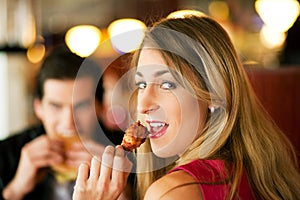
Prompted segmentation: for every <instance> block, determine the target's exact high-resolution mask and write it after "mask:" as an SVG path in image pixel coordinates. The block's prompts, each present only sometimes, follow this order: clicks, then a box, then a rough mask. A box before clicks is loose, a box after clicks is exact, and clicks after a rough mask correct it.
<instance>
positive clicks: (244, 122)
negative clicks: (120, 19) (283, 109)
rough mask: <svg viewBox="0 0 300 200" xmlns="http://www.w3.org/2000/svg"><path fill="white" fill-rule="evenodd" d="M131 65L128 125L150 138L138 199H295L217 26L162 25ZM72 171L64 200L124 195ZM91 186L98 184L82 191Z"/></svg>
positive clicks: (289, 170) (282, 147)
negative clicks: (133, 107) (136, 124)
mask: <svg viewBox="0 0 300 200" xmlns="http://www.w3.org/2000/svg"><path fill="white" fill-rule="evenodd" d="M133 65H134V66H137V68H136V72H135V81H136V85H137V88H138V92H137V114H138V115H137V116H138V119H140V120H141V121H143V122H144V123H145V124H147V125H148V127H149V132H150V134H149V139H147V141H146V143H145V144H144V145H142V146H141V147H140V148H138V149H137V172H138V174H137V176H138V180H137V186H138V192H139V197H140V199H182V198H186V199H299V198H300V181H299V180H300V176H299V173H298V171H297V167H296V166H298V164H297V159H296V156H295V153H294V150H293V147H292V145H291V143H290V142H289V141H288V139H287V138H286V137H285V135H284V134H283V133H282V132H281V131H280V130H279V129H278V128H277V126H276V125H275V123H274V122H273V121H272V120H271V119H270V117H269V116H268V115H267V114H266V112H265V111H264V109H263V108H262V106H261V104H260V103H259V102H258V100H257V98H256V96H255V94H254V92H253V90H252V88H251V86H250V83H249V81H248V79H247V75H246V74H245V71H244V69H243V66H242V65H241V63H240V61H239V59H238V56H237V54H236V52H235V50H234V47H233V45H232V43H231V42H230V38H229V37H228V35H227V34H226V32H225V31H224V30H223V28H222V27H221V26H220V25H219V24H218V23H216V22H215V21H214V20H212V19H210V18H209V17H206V16H186V17H185V18H180V19H165V20H162V21H160V22H158V23H156V24H155V25H154V26H153V27H152V28H151V29H150V30H149V32H147V34H146V37H145V39H144V42H143V45H142V48H141V49H140V50H138V51H136V52H135V55H134V58H133ZM109 148H110V150H113V149H112V147H109ZM112 152H113V151H112ZM116 152H117V154H121V155H123V153H124V152H122V149H121V148H120V147H117V149H116ZM120 152H121V153H120ZM152 152H153V154H152ZM112 155H113V153H111V156H110V158H111V160H112V158H113V156H112ZM145 155H147V156H145ZM175 156H176V157H175ZM117 157H118V156H117ZM115 158H116V157H115ZM118 158H119V157H118ZM125 158H126V157H125ZM125 158H124V159H125ZM124 159H118V160H123V161H124ZM102 162H103V161H102ZM95 163H97V164H95ZM111 163H112V162H111ZM157 163H159V164H157ZM115 164H117V162H116V163H114V164H111V165H110V166H111V167H112V168H114V167H115V166H116V165H115ZM95 166H96V167H95ZM102 166H103V164H102ZM82 168H85V169H80V170H79V175H78V179H77V184H76V186H78V188H79V189H77V188H76V187H75V193H74V196H73V197H74V199H80V197H81V198H82V197H84V196H85V195H87V196H85V197H89V196H88V195H91V194H97V195H98V196H97V198H98V199H101V198H102V196H101V195H103V197H105V195H107V196H109V195H111V194H119V193H120V191H121V189H122V187H124V183H125V181H122V180H124V179H125V180H126V173H123V174H119V177H120V179H119V183H118V184H117V183H116V182H114V181H113V180H112V179H110V178H108V177H109V176H110V174H109V175H107V174H103V173H102V168H106V166H103V167H101V165H100V162H99V161H98V162H95V161H94V164H93V163H92V165H91V169H90V170H91V174H92V175H91V177H94V176H93V173H94V174H95V173H96V175H97V178H89V175H88V169H89V168H88V167H87V166H86V165H85V167H82ZM100 168H101V172H100V173H99V172H98V173H97V171H99V169H100ZM109 173H112V175H113V176H112V177H114V175H116V173H117V170H109ZM99 174H100V175H99ZM124 177H125V178H124ZM104 179H105V180H106V181H105V180H104ZM93 180H94V181H93ZM96 182H97V183H101V184H102V185H101V186H100V185H98V187H97V188H96V187H94V188H93V189H91V190H88V189H87V188H89V186H91V185H93V184H94V185H95V183H96ZM103 183H106V184H103ZM109 184H110V185H112V186H111V187H109V186H108V187H107V188H109V189H107V190H106V191H108V192H107V193H105V192H103V191H104V190H103V189H101V187H102V186H103V185H105V186H107V185H109ZM87 191H88V192H87ZM100 194H101V195H100ZM116 196H117V195H116ZM110 197H113V196H110ZM103 199H105V198H103Z"/></svg>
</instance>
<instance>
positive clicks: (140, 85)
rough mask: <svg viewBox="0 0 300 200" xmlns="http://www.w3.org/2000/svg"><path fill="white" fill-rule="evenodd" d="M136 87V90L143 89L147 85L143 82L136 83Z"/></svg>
mask: <svg viewBox="0 0 300 200" xmlns="http://www.w3.org/2000/svg"><path fill="white" fill-rule="evenodd" d="M136 86H137V87H138V89H145V88H146V86H147V85H146V83H145V82H138V83H136Z"/></svg>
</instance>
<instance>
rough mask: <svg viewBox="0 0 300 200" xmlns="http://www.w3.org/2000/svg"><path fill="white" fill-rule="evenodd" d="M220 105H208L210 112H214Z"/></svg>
mask: <svg viewBox="0 0 300 200" xmlns="http://www.w3.org/2000/svg"><path fill="white" fill-rule="evenodd" d="M219 107H220V106H216V105H213V104H209V105H208V109H209V110H210V113H214V112H215V111H216V110H217V109H218V108H219Z"/></svg>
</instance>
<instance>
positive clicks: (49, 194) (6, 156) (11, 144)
mask: <svg viewBox="0 0 300 200" xmlns="http://www.w3.org/2000/svg"><path fill="white" fill-rule="evenodd" d="M103 133H105V135H106V137H105V136H104V135H103ZM42 134H45V130H44V128H43V126H41V125H38V126H34V127H31V128H29V129H27V130H24V131H22V132H20V133H17V134H15V135H14V136H11V137H9V138H7V139H5V140H3V141H0V200H1V199H3V197H2V191H3V189H4V187H6V185H7V184H8V183H9V182H10V181H11V180H12V178H13V177H14V175H15V173H16V170H17V167H18V163H19V160H20V156H21V150H22V148H23V147H24V146H25V144H26V143H28V142H30V141H32V140H34V139H35V138H37V137H39V136H41V135H42ZM122 136H123V133H122V132H113V131H107V130H104V129H103V126H101V125H100V126H99V127H98V130H97V131H96V134H95V138H94V140H96V141H97V142H100V143H101V144H104V145H117V144H120V143H121V141H122ZM45 170H49V173H47V174H46V176H45V178H44V179H43V180H42V181H41V182H40V183H39V184H38V185H37V186H36V187H35V189H34V190H33V191H32V192H30V193H29V194H28V195H26V197H25V198H24V199H25V200H26V199H30V200H35V199H39V200H41V199H42V200H53V199H56V200H57V197H55V194H56V192H55V186H57V184H58V183H57V181H56V179H55V177H54V175H53V173H51V172H52V171H51V169H50V168H47V169H45ZM67 187H69V190H70V197H72V196H71V194H72V193H73V184H72V183H71V184H69V186H67Z"/></svg>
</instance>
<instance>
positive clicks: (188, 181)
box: [145, 170, 202, 200]
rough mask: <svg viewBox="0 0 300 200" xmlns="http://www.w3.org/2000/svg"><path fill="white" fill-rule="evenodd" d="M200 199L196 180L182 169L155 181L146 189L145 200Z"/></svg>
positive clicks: (200, 195)
mask: <svg viewBox="0 0 300 200" xmlns="http://www.w3.org/2000/svg"><path fill="white" fill-rule="evenodd" d="M182 197H184V198H186V199H195V200H197V199H199V200H202V194H201V190H200V188H199V184H198V182H197V181H196V180H195V179H194V178H193V177H192V176H191V175H190V174H188V173H186V172H185V171H183V170H179V171H175V172H173V173H169V174H167V175H165V176H163V177H162V178H160V179H158V180H157V181H155V182H154V183H153V184H152V185H151V186H150V187H149V188H148V190H147V192H146V195H145V200H150V199H151V200H156V199H172V200H173V199H174V200H176V199H182Z"/></svg>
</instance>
